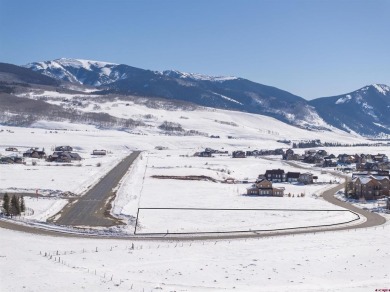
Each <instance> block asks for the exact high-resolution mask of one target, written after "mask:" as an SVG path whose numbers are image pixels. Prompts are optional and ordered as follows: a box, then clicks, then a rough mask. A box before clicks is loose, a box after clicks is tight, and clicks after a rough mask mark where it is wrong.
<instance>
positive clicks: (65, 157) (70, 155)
mask: <svg viewBox="0 0 390 292" xmlns="http://www.w3.org/2000/svg"><path fill="white" fill-rule="evenodd" d="M6 151H13V152H15V151H17V149H16V148H14V147H8V148H7V149H6ZM94 151H97V152H96V153H95V155H105V154H106V152H105V150H94ZM25 158H36V159H45V160H46V161H49V162H51V161H55V162H71V161H74V160H81V157H80V155H79V154H78V153H75V152H73V148H72V147H70V146H58V147H55V151H54V152H53V154H52V155H49V156H47V155H46V152H45V149H42V150H39V149H38V148H30V149H28V150H26V151H25V152H23V154H22V157H21V156H18V155H10V156H4V157H0V163H1V164H14V163H19V164H23V163H24V159H25Z"/></svg>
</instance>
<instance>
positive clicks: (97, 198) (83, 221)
mask: <svg viewBox="0 0 390 292" xmlns="http://www.w3.org/2000/svg"><path fill="white" fill-rule="evenodd" d="M139 154H140V152H139V151H136V152H133V153H131V154H130V155H129V156H127V157H126V158H125V159H123V160H122V161H121V162H120V163H119V164H118V165H117V166H115V167H114V168H113V169H112V170H111V171H110V172H109V173H107V174H106V176H104V177H103V178H102V179H101V180H100V181H99V182H98V183H97V184H96V185H95V186H94V187H93V188H92V189H90V190H89V191H88V192H87V193H86V194H85V195H84V196H82V197H81V198H80V199H78V200H77V201H75V202H71V203H70V204H69V205H68V206H66V207H65V208H64V209H63V210H62V211H61V216H60V218H58V219H56V220H54V223H55V224H58V225H67V226H104V227H108V226H113V225H117V224H120V221H118V220H117V219H115V218H113V217H111V216H110V215H109V211H110V210H109V209H110V204H109V203H110V200H112V199H113V198H114V195H115V194H114V192H113V189H114V188H115V187H116V186H117V185H118V183H119V181H120V180H121V179H122V177H123V176H124V175H125V174H126V172H127V170H128V169H129V167H130V165H131V164H132V163H133V162H134V160H135V159H136V158H137V157H138V155H139Z"/></svg>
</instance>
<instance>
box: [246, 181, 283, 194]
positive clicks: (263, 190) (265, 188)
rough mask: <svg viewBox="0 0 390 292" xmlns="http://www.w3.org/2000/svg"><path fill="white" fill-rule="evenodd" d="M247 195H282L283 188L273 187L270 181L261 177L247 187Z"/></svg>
mask: <svg viewBox="0 0 390 292" xmlns="http://www.w3.org/2000/svg"><path fill="white" fill-rule="evenodd" d="M247 195H250V196H274V197H283V195H284V188H274V187H273V186H272V182H271V181H268V180H267V179H263V178H262V179H258V180H257V181H256V183H255V184H253V185H252V186H251V187H250V188H248V189H247Z"/></svg>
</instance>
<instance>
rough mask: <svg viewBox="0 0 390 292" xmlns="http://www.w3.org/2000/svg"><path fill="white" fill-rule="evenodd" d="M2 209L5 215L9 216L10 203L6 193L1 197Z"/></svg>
mask: <svg viewBox="0 0 390 292" xmlns="http://www.w3.org/2000/svg"><path fill="white" fill-rule="evenodd" d="M3 209H4V212H5V214H6V215H7V216H8V215H9V211H10V210H9V209H10V201H9V195H8V194H7V193H5V194H4V197H3Z"/></svg>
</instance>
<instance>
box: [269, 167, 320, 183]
mask: <svg viewBox="0 0 390 292" xmlns="http://www.w3.org/2000/svg"><path fill="white" fill-rule="evenodd" d="M263 177H264V178H266V179H267V180H269V181H271V182H289V183H295V182H297V183H302V184H305V185H308V184H313V183H314V182H315V181H317V179H318V177H317V176H315V175H313V174H312V173H310V172H306V173H300V172H291V171H289V172H287V173H285V172H284V170H283V169H280V168H278V169H270V170H266V172H265V174H264V175H263Z"/></svg>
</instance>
